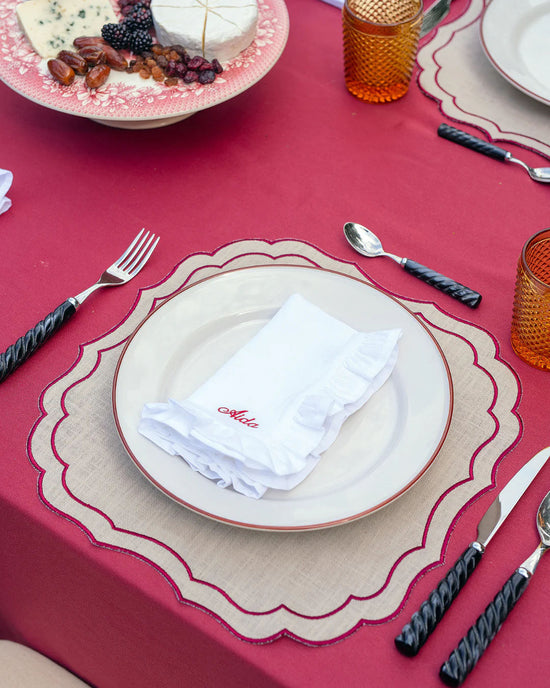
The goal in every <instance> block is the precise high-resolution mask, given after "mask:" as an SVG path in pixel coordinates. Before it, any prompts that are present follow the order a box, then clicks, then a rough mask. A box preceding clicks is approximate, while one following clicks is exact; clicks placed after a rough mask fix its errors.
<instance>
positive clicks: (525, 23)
mask: <svg viewBox="0 0 550 688" xmlns="http://www.w3.org/2000/svg"><path fill="white" fill-rule="evenodd" d="M481 42H482V45H483V49H484V50H485V53H486V54H487V57H488V58H489V60H490V61H491V63H492V64H493V65H494V67H495V68H496V69H497V70H498V71H499V72H500V73H501V74H502V76H503V77H504V78H505V79H507V80H508V81H509V82H510V83H511V84H512V85H513V86H515V87H516V88H518V89H519V90H520V91H523V93H526V94H527V95H529V96H531V97H532V98H535V99H536V100H539V101H541V102H542V103H546V104H547V105H550V0H492V2H491V3H490V5H489V6H488V7H487V8H486V10H485V12H484V14H483V17H482V19H481Z"/></svg>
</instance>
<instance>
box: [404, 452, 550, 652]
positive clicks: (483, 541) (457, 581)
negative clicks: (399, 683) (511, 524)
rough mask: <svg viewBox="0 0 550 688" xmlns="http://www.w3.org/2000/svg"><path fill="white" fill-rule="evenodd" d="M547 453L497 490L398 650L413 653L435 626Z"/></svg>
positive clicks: (417, 650)
mask: <svg viewBox="0 0 550 688" xmlns="http://www.w3.org/2000/svg"><path fill="white" fill-rule="evenodd" d="M549 457H550V447H546V448H545V449H541V451H539V452H538V453H537V454H535V456H534V457H533V458H532V459H531V460H530V461H528V462H527V463H526V464H525V465H524V466H523V467H522V468H521V469H520V470H519V471H518V472H517V473H516V474H515V475H514V477H513V478H512V479H511V480H510V481H509V482H508V483H507V485H506V486H505V487H504V488H503V489H502V490H501V491H500V492H499V494H498V495H497V496H496V498H495V499H494V500H493V502H492V503H491V504H490V505H489V507H488V509H487V511H486V512H485V514H484V515H483V517H482V518H481V520H480V521H479V523H478V526H477V539H476V540H475V541H474V542H472V543H471V544H470V545H469V546H468V548H467V549H466V550H465V551H464V552H463V553H462V555H461V556H460V557H459V558H458V560H457V561H456V563H455V565H454V566H453V568H452V569H451V570H450V571H449V572H448V573H447V575H446V576H445V577H444V578H443V580H442V581H441V582H440V583H439V585H438V586H437V588H435V589H434V590H433V591H432V592H431V594H430V595H429V597H428V599H427V600H426V601H425V602H423V603H422V605H421V606H420V609H419V611H417V612H415V613H414V614H413V615H412V617H411V620H410V622H409V623H408V624H405V626H403V629H402V631H401V633H400V634H399V635H398V636H397V637H396V638H395V646H396V647H397V649H398V650H399V652H401V654H404V655H406V656H407V657H414V656H415V655H416V654H418V652H419V650H420V648H421V647H422V646H423V645H424V643H425V642H426V641H427V639H428V638H429V636H430V635H431V634H432V633H433V631H434V630H435V628H436V626H437V624H438V623H439V622H440V621H441V619H442V618H443V616H444V614H445V612H446V611H447V610H448V609H449V607H450V606H451V604H452V602H453V601H454V600H455V599H456V597H457V595H458V593H459V592H460V591H461V590H462V588H463V587H464V585H465V584H466V582H467V580H468V579H469V578H470V576H471V575H472V573H473V571H474V570H475V568H476V567H477V565H478V564H479V562H480V561H481V557H482V555H483V553H484V552H485V548H486V547H487V545H488V544H489V542H490V541H491V540H492V539H493V537H494V536H495V534H496V532H497V531H498V529H499V528H500V526H501V525H502V524H503V523H504V521H505V520H506V518H507V517H508V516H509V514H510V512H511V511H512V510H513V508H514V507H515V505H516V504H517V503H518V501H519V500H520V498H521V497H522V495H523V494H524V492H525V491H526V490H527V488H528V487H529V485H530V484H531V483H532V482H533V480H534V479H535V478H536V476H537V475H538V473H539V471H540V470H541V468H542V467H543V466H544V465H545V464H546V462H547V460H548V458H549Z"/></svg>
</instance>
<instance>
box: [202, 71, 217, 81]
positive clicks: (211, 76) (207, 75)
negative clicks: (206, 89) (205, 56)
mask: <svg viewBox="0 0 550 688" xmlns="http://www.w3.org/2000/svg"><path fill="white" fill-rule="evenodd" d="M215 79H216V72H214V70H212V69H202V70H201V71H200V72H199V83H200V84H211V83H212V82H213V81H214V80H215Z"/></svg>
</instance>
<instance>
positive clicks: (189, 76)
mask: <svg viewBox="0 0 550 688" xmlns="http://www.w3.org/2000/svg"><path fill="white" fill-rule="evenodd" d="M183 80H184V82H185V83H186V84H192V83H193V82H194V81H198V80H199V75H198V73H197V72H195V71H193V70H192V69H188V70H187V71H186V72H185V74H184V75H183Z"/></svg>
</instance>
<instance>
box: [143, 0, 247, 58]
mask: <svg viewBox="0 0 550 688" xmlns="http://www.w3.org/2000/svg"><path fill="white" fill-rule="evenodd" d="M151 12H152V14H153V22H154V25H155V31H156V34H157V40H158V42H159V43H160V44H161V45H166V46H168V45H182V46H183V47H184V48H185V49H186V50H187V52H188V53H189V55H190V56H191V57H193V56H194V55H202V56H203V57H204V58H206V59H207V60H213V59H214V58H217V59H218V60H219V61H220V62H225V61H227V60H231V59H232V58H234V57H236V56H237V55H238V54H239V53H240V52H241V51H243V50H244V49H245V48H248V46H249V45H250V44H251V43H252V41H253V40H254V38H255V36H256V24H257V21H258V4H257V2H256V0H152V1H151Z"/></svg>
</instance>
